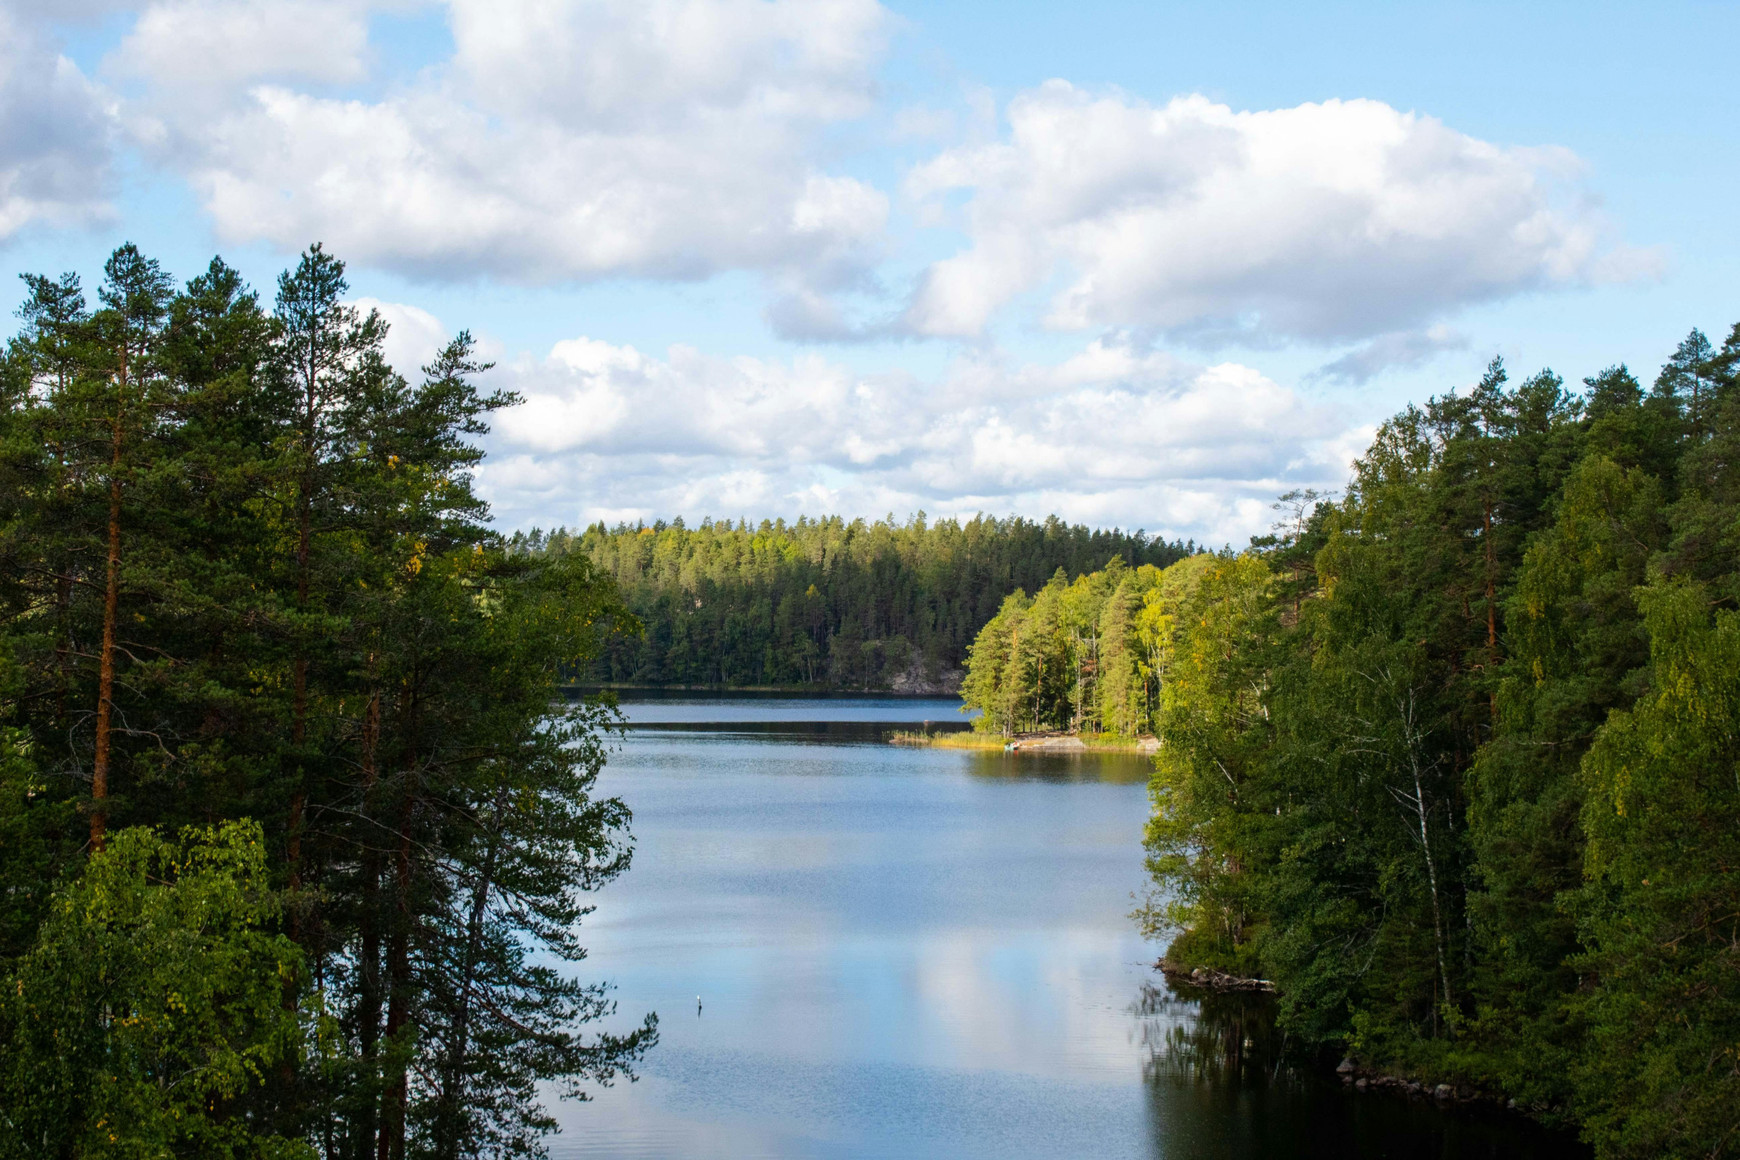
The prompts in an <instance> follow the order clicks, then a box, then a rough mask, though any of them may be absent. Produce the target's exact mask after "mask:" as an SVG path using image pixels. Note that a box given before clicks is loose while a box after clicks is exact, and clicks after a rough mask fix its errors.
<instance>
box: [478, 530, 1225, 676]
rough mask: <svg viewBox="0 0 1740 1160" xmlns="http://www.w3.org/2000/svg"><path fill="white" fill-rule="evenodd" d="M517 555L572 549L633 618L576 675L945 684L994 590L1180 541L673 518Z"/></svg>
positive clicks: (524, 546) (1162, 551) (543, 543)
mask: <svg viewBox="0 0 1740 1160" xmlns="http://www.w3.org/2000/svg"><path fill="white" fill-rule="evenodd" d="M511 545H512V546H513V547H514V548H515V549H516V550H519V551H523V552H526V553H529V554H532V555H579V556H582V557H584V558H585V559H586V560H588V561H589V562H590V563H591V564H592V566H593V567H594V568H596V569H597V570H598V571H599V572H600V573H601V574H603V575H605V576H608V577H610V578H611V579H612V580H614V581H615V583H616V586H617V591H618V592H619V593H620V595H621V598H622V600H623V603H624V604H625V605H627V607H628V609H629V611H630V612H632V613H633V614H634V615H635V616H636V617H637V618H639V620H640V621H641V623H642V624H643V625H644V626H645V632H644V634H643V635H640V636H629V635H625V634H618V635H616V636H613V637H611V638H610V639H609V640H608V641H607V642H606V643H605V646H604V649H603V651H602V652H601V653H599V654H598V656H597V657H596V658H595V659H594V660H593V662H592V664H591V666H590V667H589V668H586V669H577V670H576V671H575V673H574V678H575V680H576V681H577V682H579V683H597V684H616V685H677V686H712V687H736V688H743V687H755V686H764V687H765V686H784V687H807V688H811V689H865V688H871V689H893V690H895V691H899V692H921V691H948V692H953V691H954V689H955V687H956V685H957V683H958V681H959V678H960V668H961V664H962V661H963V660H964V658H965V657H966V653H967V648H968V646H969V645H970V644H971V643H972V640H973V637H974V634H975V633H977V632H978V631H979V629H980V627H981V626H982V625H984V623H985V622H986V621H987V620H989V619H990V618H991V616H992V615H993V614H994V613H995V612H996V611H997V606H998V602H999V601H1001V600H1002V599H1003V594H1004V593H1006V592H1008V591H1009V590H1010V589H1011V588H1015V587H1029V588H1036V587H1038V586H1039V585H1041V584H1043V583H1044V582H1045V581H1046V579H1047V578H1048V577H1050V576H1051V575H1052V573H1053V572H1055V571H1057V570H1058V569H1060V568H1061V569H1063V570H1065V571H1066V572H1070V573H1079V572H1084V571H1087V570H1088V569H1090V568H1099V567H1103V566H1104V565H1105V564H1106V562H1107V561H1108V560H1111V559H1113V558H1114V557H1115V558H1117V559H1119V560H1121V561H1122V562H1123V563H1124V564H1125V565H1126V566H1128V567H1131V568H1135V567H1140V566H1142V565H1145V564H1146V565H1165V564H1169V563H1172V562H1173V561H1175V560H1179V559H1182V558H1184V557H1186V556H1189V555H1192V554H1194V553H1195V551H1196V545H1195V544H1194V543H1188V544H1187V543H1184V542H1182V541H1175V542H1170V543H1168V542H1166V541H1164V540H1162V539H1159V538H1158V537H1152V536H1149V535H1148V534H1146V533H1145V532H1142V531H1136V532H1120V531H1117V530H1112V531H1104V530H1099V529H1093V528H1087V527H1084V526H1081V525H1070V524H1066V523H1064V522H1063V521H1061V520H1059V519H1058V518H1057V517H1055V516H1052V517H1049V518H1047V519H1045V520H1044V521H1033V520H1027V519H1023V518H1020V517H1008V518H1005V519H997V518H992V517H988V516H982V515H981V516H977V517H975V518H973V519H970V520H967V521H965V522H961V521H958V520H952V519H945V520H938V521H936V522H934V523H930V522H927V521H926V518H925V516H924V513H922V512H921V513H919V514H918V515H916V516H914V517H912V518H911V519H909V520H907V521H905V522H896V520H895V519H894V517H893V516H892V515H891V516H889V517H888V518H887V519H884V520H876V521H873V522H869V521H865V520H851V521H847V520H844V519H841V518H839V517H824V518H821V519H810V518H799V519H798V520H797V521H796V522H795V523H789V524H788V523H786V522H785V521H784V520H777V521H770V520H764V521H762V522H761V523H760V524H758V525H755V526H753V527H752V526H750V525H749V523H748V522H747V521H743V520H739V521H738V522H737V523H735V524H733V523H732V522H731V521H729V520H717V521H715V520H711V519H708V520H703V521H702V522H701V524H700V525H699V526H698V527H695V528H688V527H685V526H684V524H683V521H682V519H681V518H678V519H676V520H673V521H672V522H670V523H668V524H667V523H665V522H663V521H660V522H658V523H656V524H654V525H652V526H650V527H648V526H646V525H643V524H636V525H626V524H625V525H619V526H617V527H615V528H612V529H607V528H605V527H604V525H602V524H595V525H593V526H592V527H590V528H588V529H587V530H586V531H585V532H584V533H582V534H580V535H574V534H571V533H569V532H567V531H565V530H561V529H558V530H557V531H555V532H552V533H548V534H546V533H543V532H541V531H537V530H534V531H532V532H530V533H527V534H522V535H516V536H514V537H513V539H512V541H511Z"/></svg>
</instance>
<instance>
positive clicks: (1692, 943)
mask: <svg viewBox="0 0 1740 1160" xmlns="http://www.w3.org/2000/svg"><path fill="white" fill-rule="evenodd" d="M1585 386H1586V390H1585V391H1583V392H1579V393H1572V392H1569V391H1567V390H1566V389H1565V387H1564V385H1563V383H1562V382H1561V381H1560V379H1559V378H1558V377H1557V376H1556V375H1554V374H1552V373H1551V372H1550V371H1543V372H1541V373H1539V374H1537V375H1535V376H1533V377H1531V378H1529V379H1528V380H1527V381H1526V382H1523V383H1521V384H1520V385H1517V386H1515V387H1512V386H1511V385H1510V384H1509V383H1508V382H1507V379H1506V374H1505V371H1504V368H1503V366H1502V364H1500V363H1499V362H1498V361H1496V360H1495V361H1494V362H1493V364H1492V366H1491V367H1490V368H1489V370H1488V372H1487V373H1486V375H1485V377H1484V378H1483V379H1482V381H1481V382H1480V383H1479V385H1478V386H1476V387H1475V388H1473V389H1472V390H1471V391H1469V392H1468V393H1465V394H1462V393H1455V394H1451V395H1449V396H1446V397H1442V398H1436V399H1433V400H1432V401H1430V402H1429V403H1427V404H1426V405H1425V406H1424V407H1419V408H1415V407H1410V408H1408V409H1407V410H1405V411H1403V412H1402V413H1401V414H1399V415H1397V416H1396V417H1395V418H1393V419H1391V420H1390V421H1389V422H1387V423H1386V424H1384V425H1383V427H1382V428H1381V429H1380V430H1379V432H1378V435H1377V437H1376V439H1375V441H1374V442H1373V443H1372V445H1371V447H1370V449H1369V450H1368V451H1367V452H1366V454H1365V456H1364V457H1363V458H1362V459H1360V460H1359V461H1358V462H1357V463H1356V465H1355V467H1354V470H1353V476H1352V479H1351V481H1350V483H1349V484H1348V488H1347V492H1346V494H1345V496H1343V497H1342V498H1341V499H1340V500H1338V501H1336V502H1327V501H1323V502H1317V503H1315V504H1314V505H1310V506H1309V510H1306V509H1301V510H1300V512H1299V518H1298V519H1297V520H1296V521H1293V522H1290V523H1289V524H1288V525H1287V526H1286V527H1284V528H1282V529H1280V530H1279V531H1278V533H1277V534H1276V535H1274V536H1271V537H1267V538H1265V539H1264V540H1262V541H1260V542H1257V543H1255V544H1253V546H1252V548H1251V550H1250V551H1248V552H1246V553H1244V554H1242V555H1240V556H1238V557H1236V558H1232V557H1226V558H1220V559H1216V560H1215V561H1214V562H1213V564H1212V566H1211V567H1207V568H1204V569H1203V570H1201V571H1200V572H1194V573H1191V574H1190V580H1191V583H1190V584H1189V585H1188V587H1187V588H1186V590H1185V591H1184V592H1183V593H1182V594H1181V596H1180V599H1179V601H1178V604H1177V608H1176V612H1175V615H1174V617H1173V620H1172V622H1171V636H1172V639H1171V643H1170V646H1169V649H1168V650H1167V652H1168V657H1167V659H1166V661H1165V663H1164V664H1163V665H1161V666H1160V671H1159V675H1158V680H1159V685H1160V691H1159V717H1160V733H1161V736H1162V739H1163V743H1162V747H1161V750H1160V754H1159V757H1158V759H1157V764H1156V772H1155V774H1154V777H1153V781H1152V797H1153V816H1152V820H1151V822H1150V824H1149V829H1148V837H1147V845H1148V850H1149V854H1150V865H1151V868H1152V870H1153V872H1154V874H1155V876H1156V884H1157V890H1156V893H1155V897H1154V901H1153V902H1152V903H1151V904H1150V905H1149V906H1148V908H1147V909H1146V911H1145V915H1144V916H1145V919H1146V922H1147V924H1148V926H1149V929H1150V930H1151V931H1152V932H1154V933H1157V934H1158V933H1163V932H1167V931H1170V932H1173V933H1174V934H1175V935H1176V938H1175V940H1174V941H1173V942H1172V945H1171V949H1170V951H1169V954H1170V955H1171V956H1172V957H1173V958H1174V959H1176V960H1178V961H1180V962H1182V963H1184V964H1203V965H1208V966H1213V967H1217V968H1221V969H1226V970H1230V971H1234V972H1237V973H1240V974H1244V975H1256V976H1262V977H1265V978H1269V979H1272V980H1274V981H1275V982H1276V984H1277V985H1278V987H1279V989H1280V992H1281V996H1282V1009H1283V1017H1284V1020H1285V1027H1286V1029H1287V1031H1288V1032H1289V1034H1290V1035H1291V1036H1292V1037H1293V1038H1294V1041H1295V1042H1301V1041H1302V1042H1305V1043H1309V1044H1314V1045H1317V1046H1319V1047H1320V1048H1321V1049H1322V1050H1324V1051H1325V1052H1326V1053H1329V1055H1330V1058H1332V1059H1333V1058H1335V1057H1337V1056H1338V1055H1340V1054H1341V1053H1347V1054H1351V1055H1353V1056H1355V1057H1356V1058H1358V1059H1359V1060H1361V1061H1363V1062H1364V1063H1366V1064H1367V1065H1370V1066H1373V1067H1376V1068H1382V1069H1390V1070H1392V1071H1396V1072H1400V1073H1406V1074H1412V1075H1414V1076H1417V1077H1419V1078H1422V1079H1425V1080H1428V1081H1430V1082H1433V1083H1437V1082H1446V1083H1452V1084H1456V1085H1461V1086H1463V1087H1466V1088H1471V1089H1477V1090H1484V1091H1486V1092H1489V1093H1493V1094H1497V1095H1500V1096H1504V1097H1508V1098H1514V1099H1515V1100H1516V1101H1517V1102H1518V1103H1519V1104H1520V1105H1522V1106H1524V1107H1526V1108H1530V1109H1533V1110H1535V1111H1536V1112H1537V1113H1538V1114H1540V1115H1542V1116H1545V1117H1548V1118H1558V1119H1561V1120H1565V1119H1568V1120H1574V1121H1575V1122H1577V1123H1579V1124H1580V1125H1581V1127H1582V1130H1583V1132H1584V1133H1585V1135H1586V1137H1587V1138H1588V1139H1589V1140H1590V1141H1592V1142H1593V1143H1594V1144H1595V1146H1596V1149H1597V1152H1598V1154H1599V1155H1601V1156H1603V1157H1660V1156H1675V1157H1692V1156H1703V1157H1714V1156H1731V1155H1735V1154H1736V1153H1737V1152H1740V327H1737V328H1736V330H1735V332H1734V334H1732V335H1731V336H1730V337H1729V338H1728V340H1727V342H1726V343H1725V344H1724V345H1723V346H1722V347H1721V348H1720V349H1715V348H1713V347H1712V346H1711V344H1710V343H1709V342H1708V341H1707V340H1706V339H1705V338H1704V336H1703V335H1701V334H1698V333H1696V332H1694V333H1693V334H1692V335H1691V336H1690V337H1689V338H1688V339H1687V340H1686V341H1685V342H1684V343H1683V344H1682V345H1681V346H1680V347H1679V349H1678V351H1677V352H1676V353H1675V355H1674V356H1673V358H1672V359H1671V360H1670V361H1669V362H1668V363H1667V365H1666V366H1665V367H1664V368H1663V369H1662V371H1661V373H1660V374H1659V375H1658V376H1657V377H1656V379H1655V381H1654V383H1653V386H1652V387H1651V388H1650V389H1648V390H1645V389H1643V388H1642V386H1641V385H1640V384H1639V383H1638V382H1637V381H1636V380H1635V379H1634V378H1633V377H1632V375H1631V374H1630V372H1628V371H1627V370H1626V368H1625V367H1623V366H1619V367H1613V368H1611V369H1609V370H1606V371H1603V372H1602V373H1600V374H1599V375H1596V376H1594V377H1592V378H1589V379H1586V380H1585ZM1101 583H1104V581H1102V582H1101Z"/></svg>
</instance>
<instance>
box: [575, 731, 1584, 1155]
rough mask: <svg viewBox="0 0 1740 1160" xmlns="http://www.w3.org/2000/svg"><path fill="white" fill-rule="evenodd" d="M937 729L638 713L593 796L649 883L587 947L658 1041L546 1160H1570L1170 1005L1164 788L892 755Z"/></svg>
mask: <svg viewBox="0 0 1740 1160" xmlns="http://www.w3.org/2000/svg"><path fill="white" fill-rule="evenodd" d="M842 706H843V708H842ZM938 708H939V707H938V706H936V705H934V704H926V703H924V702H921V701H885V702H879V701H876V700H875V699H871V698H859V699H857V701H855V702H850V701H847V702H842V701H826V702H820V703H814V702H811V703H801V702H794V701H792V700H791V699H790V698H785V699H783V700H781V699H777V698H763V699H758V700H756V701H754V702H753V703H747V704H736V703H721V702H719V701H717V700H703V699H699V698H690V699H688V700H686V701H685V700H680V699H667V700H665V701H661V702H659V703H657V704H654V705H627V706H625V709H627V711H628V715H629V718H630V720H631V721H632V722H634V723H635V724H636V727H635V728H632V729H630V730H629V731H628V736H627V738H626V739H625V740H624V741H623V743H622V746H621V749H620V751H619V752H618V753H617V754H616V755H615V756H614V757H613V758H612V760H611V763H610V765H609V767H608V768H607V770H606V771H605V774H604V776H603V778H602V780H601V788H602V789H603V790H604V792H606V793H609V794H619V795H621V796H622V797H623V798H624V799H625V800H626V801H627V802H628V804H629V805H630V807H631V808H632V809H633V810H634V832H635V838H636V852H635V861H634V868H633V869H632V870H631V871H630V872H629V873H628V874H627V875H625V876H624V877H623V878H622V879H620V880H619V881H618V882H616V883H613V884H612V885H611V886H610V888H609V889H608V890H606V891H605V892H604V893H603V894H602V895H601V896H600V897H599V898H598V900H597V901H598V904H599V905H598V910H597V912H596V914H595V915H593V916H592V918H591V919H589V920H588V922H587V925H586V927H585V928H584V930H583V931H582V938H583V941H584V942H585V943H586V945H587V946H588V947H589V948H590V950H591V956H590V958H589V959H588V967H589V970H590V971H592V972H595V975H594V977H603V978H608V979H610V980H611V981H612V982H614V983H615V984H616V985H617V990H616V992H615V998H616V999H617V1001H618V1002H619V1004H620V1017H621V1023H622V1027H621V1029H627V1028H628V1027H631V1026H633V1025H634V1024H635V1023H637V1022H638V1021H639V1019H640V1017H641V1015H642V1014H644V1013H645V1012H646V1011H649V1010H651V1011H657V1012H658V1013H659V1015H660V1017H661V1023H660V1035H661V1041H660V1043H659V1046H658V1047H657V1049H656V1050H655V1051H654V1052H653V1053H652V1055H651V1057H649V1059H648V1060H647V1063H646V1066H645V1068H644V1072H643V1076H644V1078H643V1079H642V1081H641V1082H640V1083H637V1084H633V1085H618V1086H616V1087H614V1088H611V1089H609V1090H607V1091H604V1092H600V1093H597V1096H598V1098H597V1100H596V1102H594V1103H591V1104H587V1105H580V1106H576V1105H567V1106H564V1107H561V1108H558V1109H556V1113H557V1115H558V1117H559V1118H560V1119H561V1121H562V1123H563V1125H564V1128H565V1130H564V1132H563V1134H562V1135H561V1136H559V1137H557V1138H556V1139H555V1140H553V1141H552V1142H551V1148H550V1151H551V1154H552V1155H553V1156H554V1157H556V1158H558V1160H564V1158H570V1157H625V1156H645V1157H708V1156H718V1157H731V1158H733V1160H735V1158H737V1157H749V1156H766V1157H776V1158H782V1160H783V1158H818V1160H831V1158H835V1157H842V1158H843V1157H932V1156H935V1157H948V1158H957V1157H964V1158H972V1157H984V1158H986V1160H1022V1158H1025V1157H1034V1158H1038V1157H1074V1156H1091V1157H1093V1158H1094V1160H1220V1158H1221V1157H1226V1158H1227V1160H1244V1158H1246V1157H1249V1158H1252V1160H1255V1158H1256V1157H1259V1156H1263V1157H1268V1156H1272V1157H1276V1158H1278V1160H1289V1158H1294V1157H1316V1156H1361V1157H1383V1156H1402V1155H1423V1154H1430V1155H1434V1156H1441V1157H1444V1158H1445V1160H1465V1158H1473V1157H1485V1156H1489V1155H1491V1156H1497V1155H1518V1156H1527V1155H1537V1154H1538V1155H1542V1156H1548V1155H1551V1154H1550V1153H1546V1152H1538V1153H1537V1152H1530V1151H1516V1150H1512V1151H1508V1152H1505V1151H1486V1152H1481V1151H1468V1150H1460V1151H1459V1150H1458V1149H1459V1148H1461V1147H1462V1145H1461V1143H1460V1142H1459V1140H1460V1137H1456V1138H1454V1139H1453V1138H1452V1137H1451V1136H1450V1135H1448V1134H1446V1132H1444V1131H1437V1133H1436V1135H1433V1134H1432V1132H1433V1131H1434V1129H1433V1128H1432V1127H1431V1124H1430V1122H1429V1119H1430V1117H1431V1116H1434V1115H1436V1112H1435V1110H1434V1109H1431V1108H1429V1107H1424V1108H1414V1107H1412V1106H1411V1105H1409V1104H1407V1103H1406V1101H1393V1100H1392V1101H1390V1103H1389V1104H1385V1105H1384V1106H1394V1107H1395V1108H1396V1109H1397V1114H1398V1116H1399V1117H1400V1118H1399V1119H1396V1120H1395V1122H1394V1123H1391V1124H1388V1125H1387V1126H1386V1124H1385V1122H1382V1120H1381V1117H1382V1115H1384V1114H1387V1113H1381V1112H1377V1111H1367V1110H1363V1109H1365V1108H1377V1107H1378V1106H1379V1104H1380V1103H1382V1098H1381V1097H1378V1098H1368V1099H1365V1100H1364V1101H1363V1102H1362V1103H1352V1102H1350V1101H1349V1100H1348V1098H1347V1097H1346V1096H1345V1094H1344V1093H1342V1092H1341V1091H1340V1089H1339V1087H1337V1086H1335V1085H1333V1084H1331V1085H1328V1086H1327V1087H1325V1086H1323V1085H1316V1086H1313V1082H1312V1081H1311V1080H1310V1078H1309V1077H1307V1076H1296V1075H1294V1074H1293V1073H1291V1072H1288V1071H1287V1070H1286V1069H1285V1068H1281V1069H1276V1068H1274V1067H1273V1066H1272V1061H1273V1059H1274V1058H1275V1057H1276V1050H1275V1049H1276V1046H1277V1045H1276V1044H1274V1042H1273V1038H1272V1032H1271V1031H1270V1030H1269V1029H1270V1028H1271V1027H1272V1024H1271V1023H1269V1022H1267V1021H1266V1019H1265V1017H1264V1013H1263V1011H1262V1010H1261V1008H1260V1006H1257V1007H1253V1006H1251V1005H1250V1001H1251V1000H1252V998H1253V997H1248V996H1246V997H1239V996H1230V997H1208V998H1205V999H1203V1000H1201V1001H1200V1003H1199V1002H1198V1000H1197V999H1196V998H1194V997H1187V996H1179V995H1174V994H1172V993H1170V992H1168V991H1167V990H1166V989H1165V987H1164V985H1163V982H1162V981H1161V980H1160V979H1159V978H1158V976H1157V975H1156V974H1155V973H1154V971H1153V970H1152V968H1151V966H1150V964H1151V963H1152V962H1153V959H1154V955H1155V948H1154V947H1153V946H1151V945H1149V944H1147V943H1145V942H1144V941H1143V940H1142V939H1141V938H1140V937H1139V936H1138V935H1137V933H1136V930H1135V928H1134V926H1133V924H1132V923H1131V922H1130V921H1129V919H1128V917H1127V916H1128V912H1129V911H1130V909H1131V907H1132V906H1133V899H1132V895H1133V894H1134V893H1135V892H1137V891H1139V890H1140V889H1141V888H1142V886H1143V884H1144V871H1143V865H1142V848H1141V833H1142V827H1143V823H1144V820H1145V818H1146V816H1147V798H1146V794H1145V792H1144V790H1143V782H1144V780H1145V778H1146V774H1147V763H1146V761H1145V760H1143V759H1142V758H1140V757H1138V756H1136V755H1133V754H1132V755H1124V754H1044V755H1040V754H1004V753H1002V752H1000V751H991V752H978V751H967V750H954V749H943V748H901V747H896V746H893V745H889V744H887V742H886V734H887V732H888V730H889V729H890V728H892V727H896V726H898V727H902V728H905V727H910V726H911V725H915V724H917V723H919V722H920V721H922V720H925V719H931V720H936V719H939V718H940V717H941V716H942V714H941V713H940V712H939V711H938ZM843 714H849V719H846V720H841V719H840V715H843ZM697 994H699V995H702V996H704V998H705V1008H704V1011H703V1013H702V1014H700V1015H697V1013H696V1010H695V996H696V995H697ZM1223 998H1224V999H1226V1000H1227V1001H1222V999H1223ZM1257 1002H1258V1003H1259V1004H1260V1002H1261V1000H1257ZM1337 1117H1340V1119H1338V1118H1337ZM1422 1125H1423V1126H1422ZM1507 1130H1508V1129H1507ZM1385 1133H1389V1134H1388V1135H1386V1134H1385ZM1495 1139H1500V1140H1501V1142H1509V1143H1516V1141H1517V1140H1519V1139H1520V1137H1517V1136H1516V1134H1515V1132H1514V1131H1512V1132H1511V1134H1510V1135H1509V1136H1500V1137H1495ZM1398 1140H1399V1141H1401V1142H1402V1144H1403V1145H1408V1146H1411V1142H1413V1141H1415V1140H1430V1141H1434V1142H1435V1144H1434V1146H1437V1147H1439V1148H1440V1150H1439V1151H1436V1152H1431V1153H1421V1152H1418V1151H1414V1152H1407V1151H1397V1150H1396V1148H1397V1147H1399V1146H1402V1145H1398V1143H1397V1141H1398ZM1517 1146H1518V1147H1522V1146H1524V1145H1522V1144H1518V1145H1517ZM1355 1147H1357V1148H1359V1149H1363V1150H1360V1151H1355V1150H1349V1149H1353V1148H1355Z"/></svg>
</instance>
